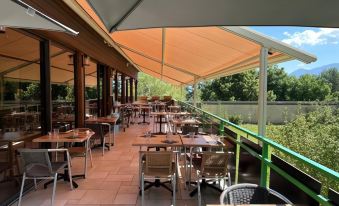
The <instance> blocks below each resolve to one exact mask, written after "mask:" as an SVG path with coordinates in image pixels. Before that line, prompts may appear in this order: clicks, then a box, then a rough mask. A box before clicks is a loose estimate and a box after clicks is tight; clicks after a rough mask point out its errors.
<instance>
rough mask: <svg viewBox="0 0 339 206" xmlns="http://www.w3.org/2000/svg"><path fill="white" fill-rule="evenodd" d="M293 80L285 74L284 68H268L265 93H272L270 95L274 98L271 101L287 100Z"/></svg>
mask: <svg viewBox="0 0 339 206" xmlns="http://www.w3.org/2000/svg"><path fill="white" fill-rule="evenodd" d="M293 80H294V79H293V78H291V77H289V76H288V74H287V73H286V72H285V70H284V68H279V67H278V66H277V65H273V66H270V67H269V68H268V70H267V91H268V92H270V91H272V94H273V95H275V97H276V98H275V99H271V101H275V100H277V101H284V100H285V101H286V100H288V99H289V92H290V89H291V83H292V82H293Z"/></svg>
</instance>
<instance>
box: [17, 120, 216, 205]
mask: <svg viewBox="0 0 339 206" xmlns="http://www.w3.org/2000/svg"><path fill="white" fill-rule="evenodd" d="M150 129H152V126H151V125H138V124H135V125H131V127H130V128H127V129H126V132H122V131H120V132H118V133H117V135H116V141H115V146H114V147H113V148H112V150H111V151H106V152H105V155H104V156H102V155H101V150H100V149H99V148H98V149H94V150H93V161H94V166H93V167H92V168H90V167H89V170H88V177H87V178H86V179H76V180H75V181H76V182H77V183H78V184H79V187H78V188H77V189H75V190H73V191H71V190H70V187H69V184H67V183H66V182H63V181H59V182H58V184H57V192H56V201H55V205H57V206H71V205H86V206H99V205H105V206H107V205H115V206H117V205H140V200H141V197H140V196H139V194H138V190H139V187H138V183H139V182H138V179H139V177H138V151H139V147H133V146H132V142H133V139H134V138H135V137H136V136H137V135H141V134H142V133H143V132H145V131H148V130H150ZM72 162H73V166H72V172H73V174H76V173H79V172H81V171H82V168H83V159H82V158H78V159H73V161H72ZM182 174H184V173H183V172H182ZM183 182H184V179H183V177H181V178H180V187H179V189H178V192H177V205H179V206H183V205H190V206H191V205H192V206H193V205H198V204H197V196H194V197H193V198H191V197H189V195H188V193H189V191H190V190H186V189H184V184H183ZM191 189H193V188H191ZM51 191H52V190H51V186H49V187H48V189H43V186H42V184H40V185H39V189H38V190H37V191H32V192H29V193H28V194H27V195H25V196H24V198H23V205H25V206H26V205H29V206H41V205H44V206H45V205H50V198H51V193H52V192H51ZM219 195H220V194H218V193H217V192H215V191H213V190H204V193H203V201H202V202H203V204H206V203H208V204H218V202H219ZM145 205H147V206H153V205H154V206H162V205H164V206H167V205H171V193H170V192H168V191H167V190H165V189H164V188H161V187H160V188H151V189H149V190H147V191H146V192H145Z"/></svg>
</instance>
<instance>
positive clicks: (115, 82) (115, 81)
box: [114, 72, 119, 101]
mask: <svg viewBox="0 0 339 206" xmlns="http://www.w3.org/2000/svg"><path fill="white" fill-rule="evenodd" d="M118 88H119V85H118V72H115V76H114V95H115V96H114V99H115V101H118Z"/></svg>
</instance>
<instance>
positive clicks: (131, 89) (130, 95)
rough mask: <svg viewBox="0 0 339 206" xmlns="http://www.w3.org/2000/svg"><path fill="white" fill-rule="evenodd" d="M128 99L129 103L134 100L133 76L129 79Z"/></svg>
mask: <svg viewBox="0 0 339 206" xmlns="http://www.w3.org/2000/svg"><path fill="white" fill-rule="evenodd" d="M129 99H130V102H131V103H132V102H133V101H134V98H133V78H130V79H129Z"/></svg>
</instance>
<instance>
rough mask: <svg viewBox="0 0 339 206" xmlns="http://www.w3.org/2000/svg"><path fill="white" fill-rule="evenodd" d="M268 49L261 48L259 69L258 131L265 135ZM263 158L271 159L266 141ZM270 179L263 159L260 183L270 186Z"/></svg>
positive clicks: (267, 167)
mask: <svg viewBox="0 0 339 206" xmlns="http://www.w3.org/2000/svg"><path fill="white" fill-rule="evenodd" d="M267 59H268V49H267V48H265V47H262V48H261V50H260V70H259V100H258V131H259V135H261V136H265V134H266V122H267V63H268V61H267ZM262 158H264V159H265V160H270V159H271V155H270V152H269V146H268V144H266V143H262ZM269 179H270V167H269V166H268V164H267V163H266V162H265V161H264V160H262V161H261V175H260V185H261V186H263V187H269Z"/></svg>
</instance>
